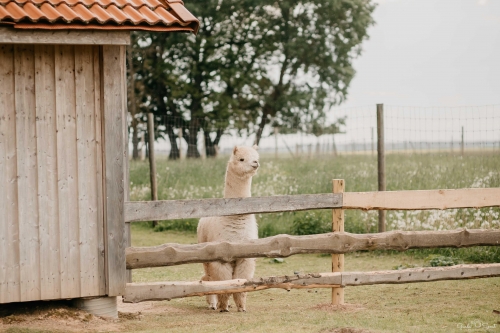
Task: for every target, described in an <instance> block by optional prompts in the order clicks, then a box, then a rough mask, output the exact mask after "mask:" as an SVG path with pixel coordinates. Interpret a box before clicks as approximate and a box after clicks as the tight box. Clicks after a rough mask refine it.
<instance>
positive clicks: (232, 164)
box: [228, 145, 260, 178]
mask: <svg viewBox="0 0 500 333" xmlns="http://www.w3.org/2000/svg"><path fill="white" fill-rule="evenodd" d="M259 166H260V164H259V153H258V152H257V146H256V145H254V146H253V147H243V146H240V147H234V149H233V153H232V154H231V157H230V158H229V162H228V170H231V173H233V174H235V175H237V176H238V177H241V178H247V177H252V176H254V175H255V174H256V173H257V169H258V168H259Z"/></svg>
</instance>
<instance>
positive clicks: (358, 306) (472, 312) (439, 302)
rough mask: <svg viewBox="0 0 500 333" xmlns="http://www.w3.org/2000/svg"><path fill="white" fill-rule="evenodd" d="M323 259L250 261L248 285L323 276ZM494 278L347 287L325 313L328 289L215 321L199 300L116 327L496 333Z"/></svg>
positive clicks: (145, 238)
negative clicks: (253, 264)
mask: <svg viewBox="0 0 500 333" xmlns="http://www.w3.org/2000/svg"><path fill="white" fill-rule="evenodd" d="M132 234H133V239H132V245H133V246H145V245H158V244H162V243H170V242H179V243H186V244H190V243H195V242H196V236H195V235H194V234H193V233H190V232H179V231H170V232H154V231H153V230H151V228H149V227H148V226H146V225H141V224H135V225H133V226H132ZM423 265H428V259H426V258H423V257H420V256H415V255H413V254H412V253H411V252H405V253H397V252H378V251H377V252H362V253H350V254H346V255H345V270H346V271H373V270H390V269H394V268H396V267H398V266H404V267H413V266H423ZM330 270H331V258H330V256H324V255H297V256H292V257H289V258H285V259H284V262H283V263H280V264H277V263H272V260H270V259H269V258H259V259H257V268H256V273H255V276H256V277H261V276H262V277H264V276H274V275H286V274H288V275H290V274H293V273H294V272H301V273H307V272H327V271H330ZM201 275H202V265H201V264H192V265H181V266H174V267H164V268H150V269H138V270H134V271H133V280H134V282H146V281H166V280H170V281H172V280H175V281H179V280H183V281H187V280H192V281H193V280H198V279H199V278H200V277H201ZM499 295H500V278H489V279H477V280H460V281H440V282H431V283H412V284H401V285H374V286H360V287H347V288H346V289H345V302H346V303H347V305H346V306H344V307H341V308H333V307H331V306H329V305H328V303H329V302H330V301H331V289H312V290H292V291H290V292H287V291H284V290H277V289H269V290H264V291H259V292H253V293H249V294H248V302H247V309H248V312H247V313H237V312H235V310H234V308H232V309H231V310H230V311H231V312H230V313H223V314H222V313H217V312H215V311H210V310H208V309H207V308H206V303H205V299H204V298H203V297H190V298H183V299H174V300H172V301H169V302H167V301H163V302H152V303H151V304H150V305H148V306H149V307H150V308H151V310H150V312H145V313H144V314H143V316H144V317H143V318H142V319H141V320H131V321H128V322H124V323H122V324H123V326H122V328H121V331H123V332H165V331H168V332H266V333H267V332H276V333H281V332H283V333H284V332H299V331H300V332H329V331H332V330H333V329H335V328H336V329H339V328H346V327H351V328H357V329H365V330H369V331H370V332H408V333H410V332H422V333H423V332H443V333H444V332H461V331H463V330H460V329H459V328H458V325H460V324H464V325H467V324H468V323H472V324H475V323H481V324H484V325H489V326H492V327H493V325H496V328H495V329H490V330H487V329H483V330H466V331H472V332H499V327H500V323H498V321H499V320H500V318H498V315H496V314H494V313H493V310H499V304H500V302H499V301H500V296H499Z"/></svg>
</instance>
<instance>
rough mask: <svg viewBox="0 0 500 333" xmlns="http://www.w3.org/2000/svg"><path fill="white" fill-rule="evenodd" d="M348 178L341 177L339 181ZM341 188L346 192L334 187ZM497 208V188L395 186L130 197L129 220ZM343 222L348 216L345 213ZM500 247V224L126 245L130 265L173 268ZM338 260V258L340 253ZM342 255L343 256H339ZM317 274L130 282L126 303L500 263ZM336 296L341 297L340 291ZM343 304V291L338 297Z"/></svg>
mask: <svg viewBox="0 0 500 333" xmlns="http://www.w3.org/2000/svg"><path fill="white" fill-rule="evenodd" d="M342 182H343V181H342ZM335 192H342V191H335ZM498 206H500V188H488V189H459V190H426V191H395V192H346V193H327V194H311V195H291V196H273V197H253V198H234V199H202V200H170V201H156V202H127V203H125V220H126V222H135V221H151V220H165V219H179V218H199V217H205V216H226V215H238V214H251V213H269V212H285V211H297V210H309V209H333V210H334V220H335V211H343V210H344V209H363V210H423V209H448V208H481V207H498ZM341 220H342V223H343V218H341ZM498 245H500V230H498V229H492V230H467V229H459V230H450V231H391V232H384V233H376V234H350V233H346V232H343V226H342V228H341V230H340V231H337V232H332V233H327V234H319V235H308V236H290V235H278V236H273V237H268V238H263V239H257V240H249V241H245V242H239V243H232V242H213V243H201V244H195V245H182V244H163V245H160V246H155V247H142V248H134V247H129V248H127V250H126V262H127V268H128V269H137V268H144V267H158V266H171V265H180V264H186V263H202V262H210V261H225V262H228V261H232V260H234V259H236V258H257V257H272V258H278V257H288V256H291V255H295V254H302V253H332V254H334V255H342V254H344V253H349V252H354V251H361V250H376V249H377V250H378V249H380V250H402V251H404V250H407V249H414V248H438V247H456V248H459V247H470V246H498ZM337 260H338V258H337ZM342 260H343V259H342ZM342 270H343V265H342V269H341V270H340V271H335V272H333V273H313V274H305V275H293V276H280V277H263V278H255V279H252V280H244V279H237V280H229V281H195V282H181V281H175V282H154V283H128V284H127V287H126V291H125V295H124V302H141V301H146V300H165V299H173V298H180V297H188V296H202V295H208V294H221V293H234V292H242V291H257V290H262V289H268V288H282V289H287V290H290V289H294V288H334V290H342V291H343V289H342V288H343V287H345V286H359V285H370V284H381V283H411V282H429V281H438V280H452V279H471V278H486V277H494V276H500V264H489V265H486V264H480V265H458V266H452V267H445V268H443V267H438V268H428V267H426V268H414V269H406V270H394V271H376V272H343V271H342ZM337 296H338V295H337ZM333 300H334V301H335V302H336V303H337V304H338V303H342V302H343V293H342V295H340V297H337V298H336V297H335V296H334V297H333Z"/></svg>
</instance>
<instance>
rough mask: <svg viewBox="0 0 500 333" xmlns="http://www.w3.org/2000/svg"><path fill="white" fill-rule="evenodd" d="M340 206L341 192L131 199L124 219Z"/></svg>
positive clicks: (170, 217) (219, 214)
mask: <svg viewBox="0 0 500 333" xmlns="http://www.w3.org/2000/svg"><path fill="white" fill-rule="evenodd" d="M340 207H342V195H341V194H334V193H324V194H302V195H280V196H272V197H250V198H220V199H219V198H217V199H195V200H166V201H131V202H126V203H125V222H136V221H151V220H173V219H185V218H199V217H208V216H228V215H241V214H258V213H276V212H288V211H299V210H308V209H333V208H340Z"/></svg>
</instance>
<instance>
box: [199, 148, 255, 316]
mask: <svg viewBox="0 0 500 333" xmlns="http://www.w3.org/2000/svg"><path fill="white" fill-rule="evenodd" d="M259 166H260V165H259V154H258V153H257V147H256V146H253V147H234V149H233V153H232V154H231V157H230V158H229V162H228V163H227V168H226V178H225V185H224V198H246V197H250V196H251V187H252V177H253V176H254V175H255V174H256V173H257V169H258V168H259ZM257 238H258V231H257V222H256V220H255V215H254V214H246V215H233V216H219V217H205V218H202V219H200V222H199V223H198V243H204V242H216V241H240V240H245V239H257ZM203 269H204V271H205V275H204V276H203V277H202V278H201V279H202V281H223V280H231V279H251V278H253V275H254V272H255V259H253V258H249V259H237V260H235V261H233V262H229V263H221V262H210V263H205V264H203ZM229 296H230V295H229V294H222V295H209V296H207V302H208V306H209V308H211V309H218V310H220V311H222V312H226V311H229V308H228V306H229ZM233 298H234V302H235V303H236V307H237V309H238V311H246V293H234V294H233Z"/></svg>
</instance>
